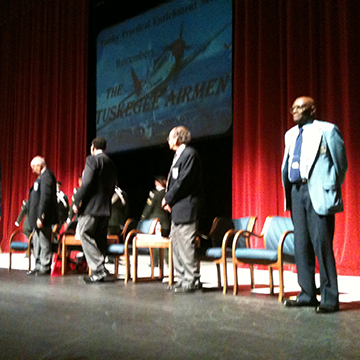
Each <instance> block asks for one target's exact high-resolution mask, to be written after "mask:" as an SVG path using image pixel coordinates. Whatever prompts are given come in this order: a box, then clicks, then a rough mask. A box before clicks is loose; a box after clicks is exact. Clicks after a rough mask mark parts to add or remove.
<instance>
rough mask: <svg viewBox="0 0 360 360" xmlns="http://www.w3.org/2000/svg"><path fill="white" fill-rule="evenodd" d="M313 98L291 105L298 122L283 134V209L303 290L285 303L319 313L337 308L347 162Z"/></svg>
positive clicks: (332, 127)
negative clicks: (337, 250) (338, 233)
mask: <svg viewBox="0 0 360 360" xmlns="http://www.w3.org/2000/svg"><path fill="white" fill-rule="evenodd" d="M315 111H316V107H315V102H314V100H313V99H312V98H311V97H308V96H302V97H299V98H297V99H296V100H295V102H294V104H293V105H292V107H291V108H290V113H291V114H292V116H293V120H294V123H295V126H294V127H292V128H291V129H290V130H289V131H287V132H286V134H285V153H284V160H283V164H282V180H283V186H284V189H285V209H286V210H290V211H291V217H292V220H293V223H294V237H295V258H296V266H297V273H298V282H299V285H300V288H301V292H300V293H299V295H298V296H297V298H296V299H295V300H290V299H285V300H284V305H285V306H286V307H300V306H313V307H315V311H316V313H318V314H324V313H332V312H335V311H338V310H339V292H338V284H337V272H336V264H335V258H334V252H333V238H334V230H335V213H337V212H341V211H343V201H342V196H341V185H342V183H343V182H344V179H345V173H346V170H347V160H346V152H345V146H344V141H343V139H342V137H341V134H340V131H339V129H338V128H337V126H336V125H334V124H331V123H329V122H325V121H320V120H315V119H314V114H315ZM315 256H316V258H317V259H318V262H319V268H320V292H321V302H320V304H319V302H318V300H317V297H316V286H315Z"/></svg>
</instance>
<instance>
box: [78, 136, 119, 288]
mask: <svg viewBox="0 0 360 360" xmlns="http://www.w3.org/2000/svg"><path fill="white" fill-rule="evenodd" d="M105 149H106V140H105V139H104V138H102V137H98V138H95V139H94V140H93V141H92V144H91V155H90V156H88V157H87V158H86V165H85V169H84V172H83V177H82V185H81V187H80V189H79V191H78V192H77V193H76V195H75V205H74V212H75V213H78V214H79V219H78V224H77V228H76V236H77V238H79V239H80V240H81V245H82V248H83V251H84V254H85V257H86V261H87V263H88V265H89V268H90V269H91V276H85V277H84V281H85V282H86V283H88V284H96V283H99V282H102V281H104V280H105V278H106V277H107V275H108V271H107V270H106V269H105V256H104V255H105V252H106V247H107V228H108V222H109V218H110V214H111V197H112V195H113V194H114V190H115V183H116V175H117V174H116V167H115V164H114V163H113V162H112V161H111V159H110V158H109V157H108V156H107V155H106V154H105V153H104V151H105Z"/></svg>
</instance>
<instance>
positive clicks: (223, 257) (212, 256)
mask: <svg viewBox="0 0 360 360" xmlns="http://www.w3.org/2000/svg"><path fill="white" fill-rule="evenodd" d="M255 222H256V216H250V217H244V218H239V219H230V218H226V217H216V218H215V219H214V221H213V224H212V227H211V229H210V232H209V235H208V236H207V237H206V238H207V240H208V241H210V242H211V246H210V247H208V248H207V249H206V251H205V254H201V253H200V254H199V260H200V261H212V262H213V263H215V264H216V270H217V278H218V287H219V288H221V270H220V266H221V267H222V269H223V276H224V281H223V293H224V294H226V292H227V289H228V280H227V259H229V258H231V256H232V241H233V239H234V236H235V234H236V233H237V232H238V231H239V230H246V231H248V232H252V231H253V229H254V225H255ZM238 246H244V247H245V243H244V244H242V243H241V242H238Z"/></svg>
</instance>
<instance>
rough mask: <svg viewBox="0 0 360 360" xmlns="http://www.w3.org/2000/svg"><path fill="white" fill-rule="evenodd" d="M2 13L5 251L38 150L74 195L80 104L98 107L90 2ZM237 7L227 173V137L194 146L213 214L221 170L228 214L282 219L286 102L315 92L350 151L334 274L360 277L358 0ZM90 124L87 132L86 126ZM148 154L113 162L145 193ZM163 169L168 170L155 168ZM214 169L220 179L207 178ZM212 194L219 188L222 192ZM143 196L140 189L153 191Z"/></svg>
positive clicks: (7, 5) (10, 6) (265, 1)
mask: <svg viewBox="0 0 360 360" xmlns="http://www.w3.org/2000/svg"><path fill="white" fill-rule="evenodd" d="M214 1H220V0H214ZM159 2H160V1H159ZM16 6H17V7H16ZM19 6H20V8H19ZM0 10H4V11H0V17H1V18H0V20H1V22H0V30H1V31H0V46H1V49H2V52H1V57H0V81H1V87H0V109H1V113H0V117H1V123H0V143H1V152H0V162H1V169H2V220H1V224H2V229H1V233H0V234H2V243H1V246H2V250H3V251H6V250H7V249H8V239H9V236H10V233H11V231H12V230H13V229H14V226H13V223H14V221H15V219H16V216H17V214H18V211H19V209H20V205H21V200H22V199H23V198H25V197H26V196H27V191H28V188H29V187H30V186H31V185H32V183H33V181H34V176H33V175H31V173H30V169H29V162H30V160H31V158H32V157H33V156H34V155H36V154H38V153H40V154H43V155H44V156H45V157H46V158H47V160H48V162H49V166H50V167H51V168H52V169H53V170H54V172H55V174H56V176H57V177H58V178H59V180H61V181H62V182H63V183H64V191H65V192H66V193H67V194H68V195H69V196H71V192H72V188H73V187H74V186H75V182H76V177H77V175H78V174H79V173H80V172H81V171H82V169H83V165H84V161H85V155H86V153H87V137H86V128H87V120H88V119H87V111H86V110H87V107H89V109H91V113H92V111H93V110H95V106H94V104H91V103H88V104H87V100H86V88H87V81H88V79H89V78H88V77H87V66H88V62H87V35H88V34H87V22H88V11H87V10H88V2H87V1H85V0H84V1H81V0H79V1H72V0H53V1H42V0H33V1H31V2H28V1H24V0H14V1H11V2H1V5H0ZM234 11H235V15H234V18H235V23H234V42H233V45H234V48H233V53H234V69H235V70H234V129H233V150H232V169H231V165H229V167H228V165H227V163H226V162H224V164H223V166H224V172H223V173H221V166H219V165H218V164H219V163H221V160H220V162H219V161H215V159H216V157H217V156H216V154H219V151H217V150H218V149H220V148H221V147H223V146H225V144H229V142H226V141H225V140H226V138H223V139H216V141H214V142H213V149H212V152H211V151H209V149H210V148H211V141H210V140H209V143H206V142H201V143H200V142H198V143H195V144H194V145H195V146H196V147H197V148H198V149H199V151H200V152H201V156H202V157H203V159H205V160H204V167H205V173H206V174H207V177H208V179H206V184H205V187H206V195H207V208H208V210H209V209H210V210H209V212H208V217H209V218H210V217H211V216H212V215H213V214H216V215H223V213H226V211H227V208H228V206H230V204H227V202H228V198H227V196H226V194H227V192H226V191H225V190H224V189H228V190H229V191H230V189H231V181H229V180H228V179H227V176H226V173H227V172H228V171H232V199H233V201H232V214H233V217H240V216H246V215H250V214H251V215H257V216H258V224H257V229H261V227H262V225H263V222H264V219H265V217H266V216H267V215H288V214H284V212H283V190H282V186H281V176H280V167H281V161H282V153H283V147H284V141H283V136H284V133H285V131H286V130H287V129H288V128H290V127H291V126H292V119H291V117H290V114H289V113H288V108H289V106H290V105H291V104H292V102H293V100H294V99H295V98H296V97H298V96H300V95H305V94H306V95H310V96H313V97H314V98H315V99H316V101H317V107H318V114H317V115H318V116H317V117H318V118H320V119H323V120H327V121H330V122H334V123H336V124H337V125H338V126H339V128H340V130H341V131H342V133H343V136H344V140H345V144H346V147H347V155H348V162H349V171H348V174H347V176H346V180H345V184H344V186H343V193H344V201H345V211H344V212H343V213H341V214H338V215H337V220H336V226H337V227H336V238H335V242H334V248H335V254H336V260H337V264H338V270H339V273H340V274H347V275H360V260H359V256H358V254H359V250H360V249H359V248H360V242H359V231H358V229H357V225H358V223H359V214H358V211H357V209H356V204H357V203H358V202H359V201H360V198H359V197H360V195H359V191H358V190H357V179H358V178H359V175H360V174H359V171H360V170H359V167H358V166H356V163H355V161H356V159H357V158H359V152H360V150H359V146H358V144H356V141H357V139H358V134H359V127H360V125H359V119H358V117H359V116H358V114H359V110H360V109H359V107H360V105H359V90H358V87H359V86H358V84H359V83H360V68H359V65H358V64H359V63H360V54H359V52H360V48H359V46H358V34H359V30H360V24H359V21H358V19H359V16H360V2H359V1H358V0H347V1H343V0H328V1H323V0H299V1H288V0H259V1H253V0H237V1H234ZM134 15H135V14H134ZM29 29H31V31H30V30H29ZM90 73H91V71H90ZM92 81H93V80H92V79H91V78H90V82H92ZM90 87H91V86H90ZM90 99H91V97H90ZM91 116H92V115H90V117H91ZM89 120H91V119H90V118H89ZM90 122H91V121H90ZM88 131H89V136H90V135H92V132H93V129H92V128H91V127H90V128H89V130H88ZM230 141H231V140H230ZM208 144H210V145H208ZM151 151H153V154H154V155H155V157H156V158H157V160H158V161H160V160H161V159H162V158H163V159H165V161H168V162H169V161H170V160H169V153H168V151H167V149H165V148H164V149H152V150H151ZM143 154H144V153H141V152H139V153H138V155H139V156H136V153H134V154H130V153H129V154H126V156H124V157H122V158H118V159H115V160H116V161H117V164H118V166H121V164H123V165H124V167H125V169H123V170H124V172H123V173H122V174H123V175H122V176H123V177H124V178H126V179H127V180H126V186H127V184H131V183H134V182H135V186H142V185H143V184H144V183H142V182H141V180H140V179H141V177H142V178H143V179H144V182H145V181H146V184H145V186H144V188H145V187H146V188H148V186H151V182H152V179H151V176H149V172H150V171H155V168H151V169H148V166H147V165H146V166H145V165H144V163H143V161H146V162H148V161H149V157H150V155H149V157H145V156H143ZM224 154H227V151H225V152H224ZM230 158H231V154H229V160H231V159H230ZM212 159H214V166H213V164H212V161H211V160H212ZM130 161H133V162H135V164H133V166H132V167H133V169H134V168H135V167H136V175H137V177H136V181H134V182H132V181H131V180H130V179H131V176H134V175H133V174H132V173H131V170H132V169H130V170H129V168H128V163H129V162H130ZM229 163H230V161H229ZM230 164H231V163H230ZM139 169H144V171H145V170H148V171H147V172H146V173H142V172H141V171H140V170H139ZM159 170H162V171H163V170H164V169H163V167H162V166H159ZM211 170H213V173H216V175H213V176H211V174H212V171H211ZM218 173H220V174H221V175H223V177H221V175H220V176H219V175H218ZM145 178H146V180H145ZM149 179H150V180H149ZM221 179H222V180H223V181H221ZM124 181H125V180H124ZM211 184H214V186H213V187H211ZM217 189H222V192H223V194H224V197H223V198H221V196H219V194H221V192H219V191H217ZM131 191H132V192H134V193H135V192H136V191H134V190H131ZM142 191H144V192H145V196H146V192H147V191H148V189H146V191H145V190H142ZM133 196H134V198H137V197H136V196H135V195H133ZM219 198H220V199H219ZM213 200H214V202H213ZM139 203H140V200H139ZM138 207H139V208H140V205H139V206H138ZM137 211H138V210H137ZM0 236H1V235H0Z"/></svg>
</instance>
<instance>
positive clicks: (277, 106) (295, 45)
mask: <svg viewBox="0 0 360 360" xmlns="http://www.w3.org/2000/svg"><path fill="white" fill-rule="evenodd" d="M234 4H235V17H234V18H235V31H234V36H235V49H234V134H233V136H234V139H233V140H234V141H233V143H234V149H233V217H234V218H236V217H240V216H246V215H257V216H258V223H257V230H258V231H260V230H261V228H262V225H263V223H264V220H265V218H266V216H268V215H279V216H289V214H287V213H284V206H283V189H282V185H281V172H280V168H281V162H282V155H283V149H284V133H285V132H286V130H287V129H289V128H290V127H291V126H293V122H292V118H291V116H290V114H289V111H288V109H289V107H290V105H291V104H292V103H293V101H294V100H295V98H297V97H299V96H301V95H310V96H312V97H313V98H314V99H315V101H316V103H317V113H316V118H317V119H321V120H325V121H329V122H333V123H335V124H337V125H338V126H339V128H340V130H341V132H342V134H343V137H344V141H345V146H346V150H347V157H348V164H349V170H348V173H347V175H346V179H345V183H344V185H343V187H342V190H343V197H344V204H345V211H344V212H343V213H340V214H337V215H336V231H335V240H334V251H335V258H336V261H337V267H338V272H339V274H342V275H360V260H359V256H358V254H359V251H360V241H359V230H358V227H357V224H358V223H359V220H360V218H359V212H358V211H357V209H356V205H357V204H358V203H359V201H360V198H359V191H358V189H357V188H358V186H357V179H358V178H359V175H360V174H359V166H357V165H356V159H359V156H360V154H359V152H360V147H359V146H358V145H357V144H356V142H357V141H358V140H357V139H358V135H359V128H360V124H359V121H358V117H359V115H358V114H359V100H358V99H359V90H358V89H359V83H360V70H359V64H360V51H359V46H358V43H359V36H358V35H359V33H360V23H359V21H358V19H359V16H360V2H358V1H356V0H348V1H342V0H329V1H322V0H302V1H287V0H259V1H251V0H239V1H235V3H234Z"/></svg>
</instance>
